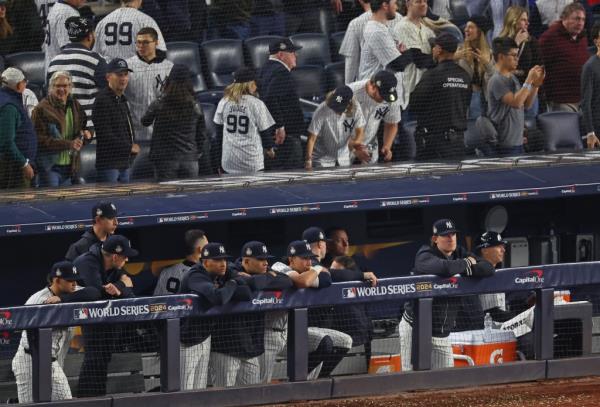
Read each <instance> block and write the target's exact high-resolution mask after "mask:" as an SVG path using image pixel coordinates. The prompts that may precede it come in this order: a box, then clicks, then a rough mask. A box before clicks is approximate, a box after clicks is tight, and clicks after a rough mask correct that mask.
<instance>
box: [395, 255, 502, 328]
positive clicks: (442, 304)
mask: <svg viewBox="0 0 600 407" xmlns="http://www.w3.org/2000/svg"><path fill="white" fill-rule="evenodd" d="M469 256H471V257H474V258H475V259H477V264H475V265H473V266H471V265H470V263H469V262H468V261H467V260H466V258H467V257H469ZM494 272H495V270H494V266H492V265H491V264H490V263H488V262H487V261H485V260H483V259H481V258H478V257H477V256H475V255H474V254H472V253H470V252H469V251H467V250H466V249H465V248H464V247H462V246H458V247H457V248H456V250H455V251H454V252H453V253H452V254H451V255H450V256H449V257H446V256H445V255H444V254H443V253H442V252H440V251H439V250H438V249H437V247H435V246H431V245H423V246H421V248H420V249H419V251H418V252H417V256H416V258H415V267H414V269H413V270H412V271H411V274H413V275H416V274H434V275H437V276H439V277H452V276H454V275H456V274H460V275H462V276H466V277H489V276H491V275H493V274H494ZM462 306H463V300H462V298H461V297H435V298H434V299H433V311H432V314H433V315H432V335H433V336H435V337H438V338H445V337H447V336H448V335H449V334H450V332H451V331H452V330H454V325H455V322H456V316H457V315H458V312H459V310H460V309H461V307H462ZM404 318H405V319H406V320H407V321H408V322H409V323H411V324H412V322H413V318H414V316H413V309H412V302H408V303H406V304H405V313H404Z"/></svg>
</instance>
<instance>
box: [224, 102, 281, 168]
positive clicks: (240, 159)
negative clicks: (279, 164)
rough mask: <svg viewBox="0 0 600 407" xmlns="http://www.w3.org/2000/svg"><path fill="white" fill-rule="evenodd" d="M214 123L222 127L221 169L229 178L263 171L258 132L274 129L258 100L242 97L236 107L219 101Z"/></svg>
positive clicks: (270, 118)
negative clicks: (229, 175) (230, 175)
mask: <svg viewBox="0 0 600 407" xmlns="http://www.w3.org/2000/svg"><path fill="white" fill-rule="evenodd" d="M214 122H215V123H216V124H217V125H219V126H223V153H222V158H221V166H222V167H223V169H224V170H225V171H226V172H227V173H230V174H248V173H255V172H258V171H261V170H262V169H264V154H263V146H262V141H261V138H260V134H259V132H261V131H264V130H267V129H268V128H270V127H271V126H274V125H275V121H274V120H273V117H272V116H271V113H269V110H268V109H267V106H266V105H265V104H264V103H263V101H262V100H260V99H258V98H256V97H254V96H251V95H244V96H242V98H241V100H240V102H239V103H235V102H233V101H231V100H229V99H227V98H223V99H221V101H220V102H219V105H218V106H217V111H216V112H215V117H214Z"/></svg>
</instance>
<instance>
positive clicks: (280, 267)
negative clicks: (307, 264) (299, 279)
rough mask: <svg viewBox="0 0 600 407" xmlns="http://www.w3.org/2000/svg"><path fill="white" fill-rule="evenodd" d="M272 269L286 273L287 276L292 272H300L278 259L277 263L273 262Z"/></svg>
mask: <svg viewBox="0 0 600 407" xmlns="http://www.w3.org/2000/svg"><path fill="white" fill-rule="evenodd" d="M271 269H272V270H274V271H276V272H277V273H281V274H285V275H287V276H289V275H290V274H292V273H296V274H298V272H296V271H294V270H292V268H291V267H290V266H288V265H287V264H285V263H282V262H280V261H278V262H277V263H275V264H273V265H272V266H271Z"/></svg>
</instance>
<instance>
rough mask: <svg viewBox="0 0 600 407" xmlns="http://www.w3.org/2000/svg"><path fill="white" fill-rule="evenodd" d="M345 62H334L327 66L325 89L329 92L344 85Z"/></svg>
mask: <svg viewBox="0 0 600 407" xmlns="http://www.w3.org/2000/svg"><path fill="white" fill-rule="evenodd" d="M345 65H346V64H345V63H344V62H334V63H332V64H327V65H326V66H325V81H326V82H325V90H326V91H327V92H329V91H332V90H334V89H335V88H337V87H339V86H343V85H344V67H345Z"/></svg>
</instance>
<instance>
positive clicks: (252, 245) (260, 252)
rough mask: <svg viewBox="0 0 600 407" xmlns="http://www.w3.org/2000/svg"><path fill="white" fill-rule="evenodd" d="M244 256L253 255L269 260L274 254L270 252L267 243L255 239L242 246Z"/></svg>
mask: <svg viewBox="0 0 600 407" xmlns="http://www.w3.org/2000/svg"><path fill="white" fill-rule="evenodd" d="M242 257H252V258H255V259H258V260H267V259H270V258H272V257H273V256H271V255H270V254H269V249H267V245H265V244H264V243H263V242H258V241H256V240H253V241H251V242H247V243H246V244H244V246H243V247H242Z"/></svg>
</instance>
